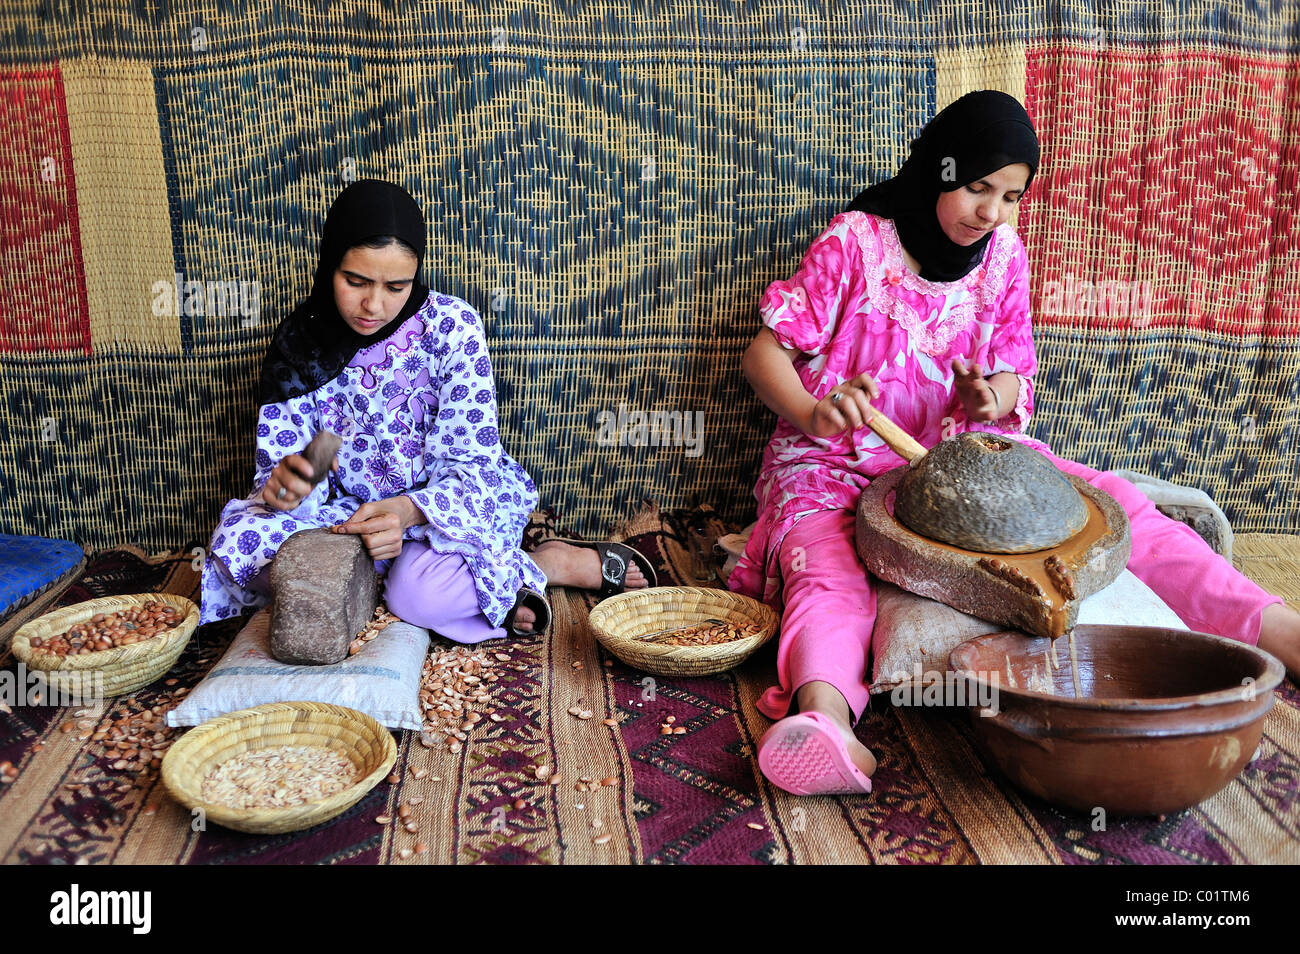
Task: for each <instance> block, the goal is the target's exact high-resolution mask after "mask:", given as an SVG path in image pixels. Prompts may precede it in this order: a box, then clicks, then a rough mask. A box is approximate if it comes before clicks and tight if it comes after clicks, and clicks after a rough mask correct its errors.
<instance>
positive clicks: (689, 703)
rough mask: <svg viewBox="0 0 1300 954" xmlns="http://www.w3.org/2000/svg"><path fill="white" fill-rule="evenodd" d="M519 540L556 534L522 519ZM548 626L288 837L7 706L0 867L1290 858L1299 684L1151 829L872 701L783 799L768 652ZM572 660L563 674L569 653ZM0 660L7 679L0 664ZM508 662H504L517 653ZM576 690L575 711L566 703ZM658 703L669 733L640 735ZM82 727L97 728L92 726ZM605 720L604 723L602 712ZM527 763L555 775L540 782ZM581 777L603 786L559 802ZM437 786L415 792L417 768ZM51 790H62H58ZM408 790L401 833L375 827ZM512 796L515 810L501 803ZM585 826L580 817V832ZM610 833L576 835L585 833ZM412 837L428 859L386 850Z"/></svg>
mask: <svg viewBox="0 0 1300 954" xmlns="http://www.w3.org/2000/svg"><path fill="white" fill-rule="evenodd" d="M698 529H702V530H703V531H704V536H706V537H707V536H708V535H710V534H713V533H717V532H719V531H721V530H722V529H723V527H722V524H721V522H720V521H719V520H718V519H717V517H716V515H715V514H713V513H712V512H711V511H707V510H696V511H692V512H686V511H675V512H672V513H663V514H661V513H659V512H658V511H656V510H653V509H647V510H645V511H644V512H642V513H641V514H639V515H638V516H637V517H636V518H634V519H633V520H632V521H630V522H629V523H628V524H626V525H624V526H623V527H622V528H621V531H620V532H618V533H616V534H615V538H616V539H626V540H629V541H630V542H632V543H633V544H635V545H636V546H637V547H639V548H641V549H642V550H643V552H646V553H647V554H649V555H651V556H653V557H654V558H655V559H656V560H657V562H658V564H659V568H660V580H661V582H662V583H665V584H670V583H696V582H707V581H702V580H700V579H699V577H700V576H701V575H704V574H706V573H707V566H706V565H705V564H704V563H703V562H702V561H700V560H699V558H698V557H697V555H696V549H695V548H694V547H693V546H692V542H691V541H692V539H693V538H695V537H696V534H694V533H693V530H698ZM529 535H530V538H531V541H532V542H533V543H536V542H537V541H539V540H541V539H545V538H547V537H549V536H554V535H557V534H556V530H555V524H554V520H553V519H551V518H550V517H549V516H546V515H541V516H539V517H538V518H537V519H536V520H535V521H534V523H533V525H532V526H531V527H530V531H529ZM1236 560H1237V563H1238V566H1239V567H1240V568H1241V569H1242V570H1243V571H1244V572H1246V573H1247V574H1248V575H1250V576H1252V577H1253V578H1254V579H1256V580H1258V581H1260V582H1261V583H1262V584H1263V585H1264V586H1266V587H1269V588H1270V589H1272V590H1273V591H1274V592H1278V593H1279V594H1281V595H1283V596H1285V597H1287V598H1288V599H1290V600H1291V601H1293V602H1300V537H1294V536H1290V537H1282V536H1272V535H1265V534H1243V535H1239V536H1238V537H1237V539H1236ZM197 583H198V578H197V574H196V573H195V572H194V570H193V569H192V567H191V564H190V557H188V556H186V555H180V554H176V555H170V556H159V557H153V558H150V557H148V556H146V555H145V554H144V553H143V552H141V551H140V550H138V549H135V548H129V547H128V548H121V549H116V550H111V551H106V552H103V553H100V554H99V555H97V556H96V557H95V558H94V559H93V560H92V561H91V563H90V566H89V568H88V569H87V571H86V573H85V575H84V576H83V577H82V579H81V580H80V581H79V582H78V583H77V584H76V585H74V586H73V588H72V589H70V590H69V591H68V592H67V593H65V594H64V595H63V597H62V598H61V599H60V601H59V603H60V605H67V604H69V603H75V602H79V601H81V600H84V599H89V598H92V597H95V596H102V595H107V594H111V593H120V592H171V593H180V594H183V595H185V596H188V597H190V598H195V596H196V594H197ZM551 595H552V605H553V609H554V612H555V625H554V627H553V628H552V630H551V633H550V635H548V636H546V637H543V638H540V639H532V640H520V641H517V642H513V643H506V644H503V645H502V646H501V647H499V648H500V650H501V651H503V652H506V653H507V654H508V655H509V656H510V657H511V663H510V664H509V665H507V666H505V667H504V672H503V678H502V679H501V681H500V682H499V683H497V685H496V688H495V695H494V699H493V705H494V706H495V707H496V708H497V711H498V712H500V713H503V714H504V715H505V716H506V718H505V720H504V721H502V722H489V721H487V720H484V722H482V723H480V724H479V726H478V727H476V728H475V730H474V731H473V732H472V733H470V735H469V739H468V741H467V743H466V745H465V748H464V750H463V751H462V752H460V753H459V754H456V755H452V754H450V753H448V752H446V751H443V750H441V749H425V748H423V747H422V746H420V745H419V744H418V737H417V736H416V735H415V734H414V733H411V732H401V733H399V734H398V750H399V763H398V765H399V768H403V767H405V768H407V769H409V768H424V769H426V770H427V772H428V774H427V775H426V776H425V777H424V778H422V779H419V780H417V779H415V778H414V775H413V773H412V772H411V771H409V770H408V771H403V772H402V780H401V782H400V783H398V784H395V785H393V784H389V783H387V782H381V783H380V784H379V785H378V786H377V787H376V788H375V789H374V790H373V791H371V792H370V794H369V795H368V796H367V797H366V798H364V799H362V801H361V802H359V803H358V804H357V805H356V806H354V807H353V808H352V809H350V810H349V811H347V812H345V813H344V814H343V815H340V816H338V817H337V818H335V819H333V820H331V821H330V822H327V823H326V824H323V825H320V826H317V827H316V828H313V829H311V830H309V831H305V832H299V833H296V834H290V835H278V836H268V837H261V836H253V835H245V834H240V833H237V832H230V831H225V830H223V829H221V828H219V827H217V826H212V827H211V828H209V829H208V830H207V831H204V832H195V831H192V830H191V825H190V815H189V813H188V812H187V811H186V810H185V809H184V808H183V807H181V806H180V805H178V804H177V803H175V802H173V801H172V800H171V799H170V798H169V797H168V796H167V795H166V793H165V790H164V788H163V786H162V783H161V781H160V780H159V778H158V777H157V775H156V774H147V775H145V776H142V777H140V778H139V779H136V778H134V777H133V776H125V773H119V772H114V771H113V770H112V768H111V767H110V766H111V759H108V758H107V757H106V756H105V755H104V753H103V752H102V750H100V749H99V748H98V746H97V745H96V744H94V743H93V742H88V741H82V740H80V739H78V737H77V734H76V733H75V732H70V733H64V732H62V731H60V727H61V726H62V725H63V724H65V723H66V722H67V721H68V720H69V719H70V718H71V713H70V712H68V711H66V710H61V709H55V708H50V707H28V708H22V709H16V710H15V711H14V713H13V714H12V715H0V760H8V761H11V762H13V763H14V764H15V765H17V766H18V767H19V769H20V774H19V776H18V778H17V780H16V781H15V782H13V783H12V784H10V785H6V786H0V860H3V861H4V862H6V863H50V862H63V863H70V864H77V863H90V864H101V863H110V864H144V863H158V864H269V863H326V864H341V863H357V864H430V863H456V864H472V863H491V864H526V863H541V864H574V863H579V864H581V863H602V864H627V863H731V864H809V863H881V864H1005V863H1017V864H1116V863H1120V864H1124V863H1172V864H1233V863H1242V862H1291V863H1295V862H1300V693H1298V692H1297V691H1296V688H1295V686H1294V685H1292V684H1291V683H1289V682H1288V683H1285V684H1284V685H1283V686H1282V688H1281V689H1279V690H1278V693H1277V704H1276V705H1275V706H1274V707H1273V709H1272V711H1271V712H1270V713H1269V715H1268V718H1267V722H1266V724H1265V731H1264V739H1263V743H1262V745H1261V748H1260V752H1259V755H1258V757H1257V758H1256V759H1255V760H1254V761H1253V762H1252V763H1251V764H1250V765H1249V766H1247V768H1246V769H1245V770H1244V771H1243V772H1242V774H1241V775H1240V776H1239V777H1238V778H1237V779H1235V780H1234V781H1233V782H1231V783H1230V784H1229V785H1228V787H1227V788H1225V789H1224V790H1223V791H1222V792H1220V793H1219V794H1218V795H1216V796H1215V797H1213V798H1211V799H1208V800H1207V801H1205V802H1204V803H1202V804H1201V805H1199V806H1197V807H1196V808H1193V809H1190V810H1188V811H1184V812H1180V813H1177V814H1173V815H1169V816H1167V817H1166V818H1163V819H1159V820H1157V819H1153V818H1132V819H1111V822H1110V824H1109V826H1108V828H1107V830H1105V831H1093V830H1092V827H1091V825H1090V819H1089V818H1087V817H1084V816H1081V815H1078V814H1074V813H1070V812H1064V811H1060V810H1058V809H1055V808H1052V807H1051V806H1049V805H1046V804H1044V803H1042V802H1039V801H1037V800H1035V799H1032V798H1029V797H1026V796H1022V795H1021V794H1019V793H1018V792H1016V791H1015V790H1013V789H1011V788H1010V787H1009V786H1008V785H1007V784H1006V783H1005V782H1004V781H1003V780H1002V779H1001V778H1000V777H999V776H998V775H997V774H996V773H995V772H993V771H992V770H991V769H990V768H988V767H986V766H985V765H984V764H983V762H982V761H981V759H980V757H979V756H978V755H977V753H976V751H975V748H974V746H973V744H972V739H971V733H970V729H969V725H968V722H967V718H966V716H965V715H964V714H961V713H957V712H945V711H936V710H905V709H893V708H888V707H886V708H883V709H878V710H875V711H871V712H869V713H868V714H867V715H866V717H865V718H864V719H863V720H862V722H861V723H860V725H859V730H858V731H859V734H860V736H861V737H862V738H863V740H864V741H866V742H867V744H869V745H870V746H871V748H872V751H873V752H874V753H875V754H876V756H877V758H878V759H879V761H880V767H879V770H878V771H877V773H876V775H875V776H874V781H875V792H874V793H873V794H872V795H868V796H854V797H842V798H795V797H792V796H789V795H786V794H785V793H784V792H781V791H780V790H778V789H775V788H773V787H772V786H771V785H768V784H767V783H766V782H765V781H764V780H763V778H762V776H761V775H760V774H759V773H758V771H757V767H756V763H755V755H754V748H755V743H756V741H757V740H758V738H759V737H760V736H761V735H762V733H763V731H764V730H765V729H766V727H767V725H768V724H769V722H768V720H767V719H766V718H764V717H763V716H762V715H760V714H759V713H758V712H757V710H756V709H755V707H754V702H755V700H756V699H757V698H758V696H759V695H760V694H761V693H762V692H763V690H764V689H766V688H767V686H768V685H769V684H770V683H771V682H772V681H773V680H774V679H775V667H774V663H773V654H772V653H771V652H768V653H766V654H764V655H762V656H761V657H758V658H755V659H753V660H751V661H750V662H749V663H747V664H746V665H745V666H743V667H741V668H740V669H739V670H736V671H733V672H730V673H725V674H722V675H718V676H713V677H706V678H698V679H682V680H675V679H673V680H670V679H663V678H660V679H657V680H656V682H655V683H654V684H653V686H651V685H649V684H647V683H646V682H645V678H646V677H645V675H644V674H643V673H640V672H637V671H635V670H631V669H629V668H627V667H625V666H623V665H622V664H621V663H618V662H617V661H615V660H613V659H612V658H610V657H609V656H608V655H607V654H605V653H604V652H603V651H602V650H600V649H599V647H598V646H597V644H596V642H595V640H594V639H593V638H592V635H591V632H590V630H589V629H588V627H587V623H586V619H587V611H588V609H589V607H590V605H591V597H589V596H586V595H581V594H577V593H575V592H573V591H559V590H554V591H552V594H551ZM238 628H239V622H238V621H226V622H224V623H220V624H215V625H212V626H208V627H204V628H203V629H201V630H200V631H199V632H198V633H196V636H195V638H194V639H192V640H191V643H190V646H189V647H188V648H187V649H186V652H185V654H184V656H183V657H182V658H181V660H180V662H179V663H178V665H177V666H176V667H175V668H174V669H173V670H172V672H171V673H170V674H169V677H170V678H174V679H176V680H177V683H176V685H175V686H173V687H168V686H166V685H165V684H164V683H163V682H157V683H154V684H153V685H152V686H150V687H148V688H146V689H145V690H143V691H141V692H139V693H137V694H136V695H135V696H134V697H132V699H127V698H119V699H114V700H112V702H111V705H110V707H109V710H108V711H107V712H106V713H105V714H104V716H103V717H104V718H111V717H113V716H114V715H116V714H120V713H121V712H123V711H125V710H126V708H127V707H128V706H131V705H135V706H139V705H150V706H152V705H155V704H157V703H158V702H159V701H165V699H166V698H167V697H168V695H169V693H171V692H173V691H174V690H175V689H177V688H180V687H181V686H190V685H194V684H195V683H196V682H197V681H198V680H199V679H200V678H201V677H202V675H203V674H204V673H205V672H206V671H207V670H208V668H210V667H211V665H212V664H213V663H214V662H215V661H216V659H218V658H219V657H220V655H221V653H222V652H223V650H224V649H225V647H226V645H227V644H228V643H229V640H230V639H231V638H232V637H233V635H234V633H235V632H236V631H237V629H238ZM575 662H581V663H582V664H583V665H582V666H581V667H580V668H578V667H575V666H574V665H573V663H575ZM5 665H7V666H8V667H10V668H12V667H13V662H12V660H7V661H6V662H5ZM519 665H522V666H523V668H522V669H516V668H514V667H515V666H519ZM578 703H580V704H581V705H583V706H584V707H586V708H590V709H591V710H592V711H593V713H594V717H593V718H592V719H590V720H587V721H580V720H577V719H574V718H572V717H571V716H569V715H568V714H567V711H566V710H567V709H568V708H569V707H570V706H572V705H574V704H578ZM669 716H673V717H674V718H675V723H674V724H675V725H679V726H683V727H685V728H686V730H687V731H686V733H685V734H680V735H667V736H665V735H661V734H660V732H659V726H660V724H661V723H663V722H665V721H666V720H667V718H668V717H669ZM98 718H100V717H96V719H98ZM605 718H614V719H618V720H620V721H619V725H618V727H617V728H610V727H606V726H605V725H603V724H602V721H601V720H602V719H605ZM539 764H547V765H550V766H553V767H554V768H555V769H556V770H558V771H559V772H560V773H561V774H562V775H563V777H564V779H565V780H566V781H565V782H564V783H563V784H561V785H557V786H550V785H543V784H539V783H538V782H537V781H535V780H534V779H533V778H532V775H531V771H530V770H531V768H532V767H533V766H535V765H539ZM583 776H587V777H590V778H593V779H607V778H612V779H613V780H614V782H613V784H610V785H607V786H603V787H601V788H599V789H598V790H597V791H592V792H578V791H575V790H574V788H573V785H572V784H571V783H572V782H573V781H574V780H576V779H579V778H581V777H583ZM435 779H436V781H435ZM69 786H77V787H76V788H75V789H74V788H69ZM414 795H420V796H422V797H423V800H422V802H421V803H420V804H419V805H418V806H416V807H415V810H414V818H415V819H416V821H417V822H418V824H419V826H420V831H419V833H418V834H414V835H413V834H408V833H407V832H406V831H405V830H404V829H402V828H400V827H397V826H396V825H380V824H376V822H375V818H376V816H379V815H381V814H393V813H394V812H395V809H396V808H397V806H398V805H400V804H403V803H406V802H407V800H408V799H409V798H411V797H412V796H414ZM519 799H523V802H522V803H521V804H522V807H520V808H516V807H515V805H516V804H518V803H519V801H518V800H519ZM597 823H599V825H597ZM602 834H609V835H611V836H612V837H610V838H609V839H608V840H605V839H602V843H601V844H597V843H596V839H597V837H598V836H599V835H602ZM417 840H419V841H423V842H424V843H425V844H426V845H427V846H428V851H427V852H424V853H422V854H411V855H410V856H409V857H406V858H403V850H404V849H408V848H413V847H414V845H415V842H416V841H417Z"/></svg>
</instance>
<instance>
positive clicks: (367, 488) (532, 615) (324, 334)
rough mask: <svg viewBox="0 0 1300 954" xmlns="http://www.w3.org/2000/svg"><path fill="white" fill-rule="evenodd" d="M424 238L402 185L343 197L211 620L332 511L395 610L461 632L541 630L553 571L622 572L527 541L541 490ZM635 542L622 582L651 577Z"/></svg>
mask: <svg viewBox="0 0 1300 954" xmlns="http://www.w3.org/2000/svg"><path fill="white" fill-rule="evenodd" d="M424 245H425V238H424V218H423V216H422V214H421V213H420V209H419V206H418V205H417V204H416V203H415V200H414V199H412V198H411V196H410V195H408V194H407V193H406V192H405V191H404V190H402V189H401V188H399V187H397V186H395V185H392V184H391V183H387V182H381V181H378V180H373V179H367V180H361V181H359V182H356V183H354V184H352V185H350V186H348V187H347V188H346V189H344V191H343V192H342V193H341V194H340V195H339V197H338V198H337V199H336V200H335V202H334V204H333V205H332V206H331V207H330V211H329V214H328V216H327V217H326V220H325V227H324V231H323V235H322V242H321V253H320V262H319V264H318V266H317V269H316V275H315V281H314V283H313V286H312V294H311V297H310V298H308V299H307V300H306V301H305V302H304V303H303V304H302V305H300V306H299V307H298V308H297V309H296V310H295V311H294V312H293V313H292V314H291V315H290V316H289V317H288V318H286V319H285V320H284V321H283V322H282V323H281V325H280V327H279V328H278V329H277V330H276V334H275V338H274V340H273V342H272V344H271V347H270V349H269V351H268V353H267V356H266V361H265V363H264V364H263V368H262V379H261V399H260V404H261V409H260V411H259V413H258V423H257V454H256V460H255V467H256V473H255V475H254V478H253V488H254V489H253V491H252V493H250V494H249V496H248V497H246V498H244V499H240V500H231V501H230V502H229V503H227V504H226V506H225V508H224V509H223V510H222V513H221V518H220V520H219V522H218V525H217V528H216V530H215V531H214V533H213V536H212V541H211V545H210V547H209V549H208V556H207V560H206V562H205V564H204V567H203V579H202V607H201V612H200V618H199V622H200V623H201V624H202V623H208V622H213V621H215V620H220V619H225V618H228V617H231V616H236V615H239V614H240V613H241V612H242V611H244V610H245V608H247V607H250V606H253V607H256V606H261V605H265V604H266V603H267V602H269V600H270V596H271V594H270V591H269V585H268V577H269V573H268V570H269V567H270V563H271V561H272V559H273V558H274V556H275V553H276V551H277V549H278V548H279V546H280V544H282V543H283V542H284V541H285V540H286V539H287V538H288V537H289V536H291V535H292V534H294V533H296V532H298V531H299V530H305V529H310V528H319V527H328V528H331V529H332V530H333V531H334V532H341V533H356V534H360V535H361V536H362V539H363V540H364V542H365V544H366V546H367V548H368V551H369V553H370V555H371V557H372V558H373V559H374V560H375V561H376V562H375V568H376V570H377V571H378V572H380V573H381V574H383V575H384V576H385V578H386V588H385V593H384V601H385V603H386V605H387V607H388V609H389V611H390V612H392V613H394V614H396V615H397V616H399V617H401V618H402V619H404V620H407V621H409V622H412V623H415V624H416V625H420V626H424V627H427V628H429V629H432V630H434V631H436V632H438V633H439V634H441V635H443V636H446V637H448V638H450V639H454V640H457V641H459V642H466V643H473V642H480V641H482V640H484V639H491V638H494V637H500V636H504V635H506V628H507V626H510V628H512V629H514V630H516V631H518V632H528V631H531V630H532V629H533V628H534V627H533V624H534V623H535V622H537V623H538V627H537V628H538V629H544V628H545V622H546V617H547V616H548V615H549V614H548V611H547V609H546V605H545V601H544V600H541V597H540V594H541V593H542V592H544V590H545V587H546V585H547V583H548V582H550V583H551V584H552V585H561V586H563V585H568V586H578V587H586V588H595V587H598V586H601V585H602V583H604V584H605V585H606V589H607V590H608V589H609V588H610V586H609V584H610V582H611V581H610V580H609V573H608V572H607V567H605V566H602V559H603V558H607V556H608V549H607V548H604V549H602V550H601V551H597V550H593V549H587V548H583V547H575V546H570V545H568V544H566V543H561V542H551V543H548V544H546V545H544V546H542V547H539V548H538V549H537V551H536V552H534V553H533V554H531V555H529V554H526V553H525V552H524V551H523V550H522V549H521V548H520V542H521V538H522V535H523V531H524V527H525V526H526V524H527V522H528V518H529V515H530V514H531V513H532V511H533V508H534V507H535V506H536V504H537V488H536V487H535V486H534V484H533V481H532V480H531V479H530V478H529V476H528V474H527V473H526V472H525V471H524V469H523V468H522V467H521V466H520V465H519V464H518V463H517V462H516V461H515V460H514V459H513V458H512V457H511V456H510V455H509V454H507V453H506V452H505V450H504V449H503V448H502V446H501V439H500V435H499V433H498V430H497V406H496V388H495V386H494V384H493V380H492V365H491V361H490V360H489V358H488V353H487V346H486V341H485V337H484V332H483V325H482V322H481V321H480V319H479V316H478V314H477V312H475V310H474V309H473V308H472V307H471V306H470V305H468V304H466V303H465V302H464V301H462V300H461V299H459V298H456V297H454V296H451V295H442V294H437V293H433V292H430V291H429V290H428V289H427V288H425V287H424V286H423V285H421V284H420V283H419V280H418V275H419V270H420V266H421V264H422V261H423V256H424ZM321 430H329V431H333V432H334V433H336V434H339V435H340V436H342V437H343V438H344V440H343V444H342V446H341V447H340V449H339V451H338V454H337V457H336V459H335V461H334V465H333V470H332V472H331V474H330V475H329V477H328V478H327V479H326V480H323V481H321V482H320V483H318V484H316V485H315V486H314V487H313V486H312V485H311V484H310V483H309V482H308V480H307V479H305V478H306V477H309V476H310V475H311V472H312V470H311V466H310V464H308V463H307V461H306V459H305V458H304V457H303V456H302V454H301V451H302V450H303V449H305V448H306V446H307V444H308V442H310V440H311V439H312V437H313V436H315V435H316V433H317V432H319V431H321ZM615 546H617V545H615ZM622 549H624V550H626V548H622ZM627 554H628V555H629V556H631V557H632V558H631V559H629V560H627V562H626V569H625V570H624V572H622V573H621V574H618V576H619V577H620V578H619V579H618V580H617V588H623V587H626V588H636V587H639V586H645V585H646V583H647V575H646V573H643V572H642V567H641V566H638V564H637V562H636V555H635V554H633V553H631V551H627ZM606 562H607V560H606ZM646 570H647V572H652V571H649V568H648V567H646ZM521 594H527V595H531V596H533V597H536V600H534V601H527V600H524V599H522V598H521ZM538 600H540V602H537V601H538ZM539 616H540V617H541V619H540V621H539Z"/></svg>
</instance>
